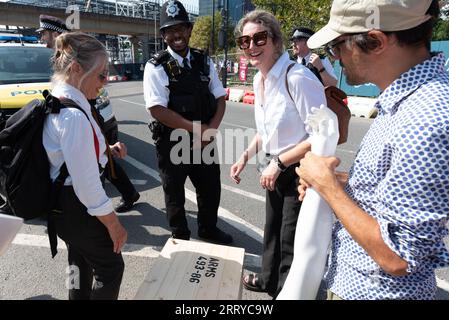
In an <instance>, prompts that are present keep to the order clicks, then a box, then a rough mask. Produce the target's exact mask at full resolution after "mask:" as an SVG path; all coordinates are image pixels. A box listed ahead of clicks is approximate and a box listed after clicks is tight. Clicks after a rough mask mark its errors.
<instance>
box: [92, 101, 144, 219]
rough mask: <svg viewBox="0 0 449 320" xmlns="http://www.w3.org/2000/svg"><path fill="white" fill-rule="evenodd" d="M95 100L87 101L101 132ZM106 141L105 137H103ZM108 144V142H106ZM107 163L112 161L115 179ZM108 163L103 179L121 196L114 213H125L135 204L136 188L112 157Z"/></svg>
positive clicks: (102, 127)
mask: <svg viewBox="0 0 449 320" xmlns="http://www.w3.org/2000/svg"><path fill="white" fill-rule="evenodd" d="M95 103H96V99H93V100H89V104H90V107H91V108H90V110H91V112H92V115H94V118H95V120H96V121H97V124H98V126H99V127H100V128H101V130H102V131H103V129H104V119H103V116H102V115H101V114H100V112H99V111H98V110H97V108H95ZM105 139H106V135H105ZM106 143H108V142H106ZM109 161H112V162H113V164H112V166H113V168H114V173H115V177H114V176H112V174H111V173H112V170H111V169H110V167H111V163H110V162H109ZM109 161H108V163H107V164H106V167H105V171H104V172H105V176H104V177H105V178H106V179H108V180H109V181H110V182H111V183H112V184H113V185H114V187H115V188H116V189H117V190H118V192H120V194H121V195H122V198H121V199H120V203H119V204H118V205H117V206H116V207H115V208H114V210H115V211H116V212H119V213H120V212H125V211H128V210H129V209H131V207H132V206H133V205H134V202H136V201H137V200H138V199H139V198H140V195H139V193H138V192H137V190H136V188H135V187H134V185H133V184H132V182H131V181H130V180H129V177H128V175H127V174H126V172H125V170H124V169H123V168H122V166H121V165H120V164H119V163H118V162H117V160H116V159H115V158H114V157H111V158H110V159H109Z"/></svg>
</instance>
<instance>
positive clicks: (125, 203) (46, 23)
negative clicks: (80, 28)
mask: <svg viewBox="0 0 449 320" xmlns="http://www.w3.org/2000/svg"><path fill="white" fill-rule="evenodd" d="M70 31H71V30H70V29H69V28H67V26H66V24H65V23H64V22H63V21H62V20H61V19H59V18H56V17H53V16H49V15H43V14H41V15H40V16H39V29H37V30H36V32H38V33H40V35H41V41H42V42H44V43H45V44H46V45H47V48H51V49H54V46H55V39H56V38H57V37H58V36H59V35H60V34H61V33H64V32H70ZM89 103H90V105H91V111H92V114H94V116H95V119H96V120H97V122H98V125H99V126H100V128H102V130H103V128H104V119H103V117H102V116H101V114H100V112H98V110H97V109H96V108H95V104H96V99H93V100H90V101H89ZM105 139H106V136H105ZM108 142H109V143H115V142H116V141H108ZM110 162H112V164H111V163H110ZM110 162H108V164H107V165H106V170H105V173H106V175H105V177H106V178H107V179H108V180H109V181H110V182H111V183H112V184H113V185H114V187H115V188H116V189H117V190H118V191H119V192H120V194H121V195H122V197H121V198H120V201H119V203H118V204H117V205H116V206H115V207H114V210H115V211H116V212H118V213H122V212H127V211H129V210H131V209H132V208H133V207H134V204H135V202H136V201H137V200H139V198H140V195H139V193H138V192H137V190H136V188H135V187H134V185H133V184H132V182H131V181H130V180H129V177H128V175H127V174H126V172H125V170H124V169H123V168H122V167H121V166H120V164H119V163H118V162H117V161H116V160H115V158H111V159H110ZM111 166H112V167H113V169H112V170H113V172H114V174H113V175H112V174H111V169H110V167H111ZM0 210H1V209H0Z"/></svg>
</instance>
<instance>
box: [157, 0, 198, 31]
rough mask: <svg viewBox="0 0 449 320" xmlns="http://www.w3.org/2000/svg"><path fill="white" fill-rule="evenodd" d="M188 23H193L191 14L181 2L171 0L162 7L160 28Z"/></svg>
mask: <svg viewBox="0 0 449 320" xmlns="http://www.w3.org/2000/svg"><path fill="white" fill-rule="evenodd" d="M182 23H187V24H189V25H191V24H192V23H191V22H190V20H189V15H188V14H187V11H186V9H185V8H184V6H183V5H182V3H181V2H179V1H177V0H169V1H167V2H165V3H164V4H163V5H162V7H161V20H160V28H159V29H160V30H162V29H164V28H167V27H171V26H174V25H177V24H182Z"/></svg>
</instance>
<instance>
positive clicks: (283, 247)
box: [260, 164, 301, 296]
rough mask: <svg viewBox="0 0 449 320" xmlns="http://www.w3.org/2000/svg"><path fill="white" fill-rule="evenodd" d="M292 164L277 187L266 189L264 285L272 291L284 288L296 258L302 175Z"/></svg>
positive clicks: (282, 174)
mask: <svg viewBox="0 0 449 320" xmlns="http://www.w3.org/2000/svg"><path fill="white" fill-rule="evenodd" d="M297 166H298V164H295V165H292V166H290V167H289V168H288V169H287V170H286V171H285V172H283V173H281V174H280V175H279V177H278V179H277V180H276V185H275V189H274V190H273V191H268V190H267V192H266V211H265V214H266V217H265V227H264V236H263V253H262V272H261V274H260V279H261V281H262V284H263V288H264V289H266V290H267V291H268V293H269V294H270V295H272V296H273V295H275V294H276V293H277V292H279V291H280V290H281V289H282V286H283V285H284V282H285V279H286V277H287V275H288V272H289V270H290V266H291V264H292V261H293V245H294V241H295V229H296V222H297V220H298V214H299V210H300V208H301V201H299V200H298V190H297V186H298V176H297V175H296V173H295V167H297Z"/></svg>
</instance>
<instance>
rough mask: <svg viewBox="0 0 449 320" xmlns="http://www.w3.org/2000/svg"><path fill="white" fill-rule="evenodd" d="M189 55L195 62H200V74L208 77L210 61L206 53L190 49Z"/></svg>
mask: <svg viewBox="0 0 449 320" xmlns="http://www.w3.org/2000/svg"><path fill="white" fill-rule="evenodd" d="M190 54H191V55H193V58H194V59H195V60H197V61H201V66H202V68H201V69H202V72H203V74H204V75H206V76H208V75H209V72H210V60H209V56H208V55H207V53H206V52H204V51H203V50H200V49H196V48H190Z"/></svg>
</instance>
